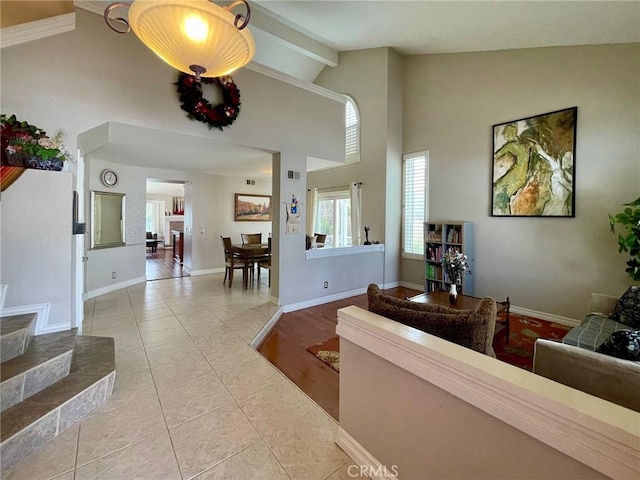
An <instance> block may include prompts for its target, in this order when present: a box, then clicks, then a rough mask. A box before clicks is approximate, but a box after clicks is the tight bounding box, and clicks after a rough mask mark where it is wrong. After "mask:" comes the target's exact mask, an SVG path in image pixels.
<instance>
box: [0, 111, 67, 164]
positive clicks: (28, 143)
mask: <svg viewBox="0 0 640 480" xmlns="http://www.w3.org/2000/svg"><path fill="white" fill-rule="evenodd" d="M0 129H1V132H2V145H1V148H2V151H1V153H2V165H13V166H20V167H27V168H38V169H41V170H62V167H63V164H64V162H65V160H70V159H71V158H72V156H71V152H70V151H69V150H68V149H67V147H65V146H64V144H63V143H62V137H63V135H64V134H63V132H62V130H59V131H58V133H56V134H55V135H54V136H53V137H50V136H48V135H47V132H45V131H44V130H42V129H40V128H38V127H36V126H34V125H30V124H29V123H27V122H24V121H20V120H18V119H16V116H15V115H11V116H10V117H8V116H7V115H4V114H2V115H0Z"/></svg>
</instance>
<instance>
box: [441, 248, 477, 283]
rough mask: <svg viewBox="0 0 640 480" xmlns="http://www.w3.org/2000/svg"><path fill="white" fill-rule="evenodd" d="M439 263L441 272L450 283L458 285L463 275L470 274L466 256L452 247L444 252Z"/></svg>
mask: <svg viewBox="0 0 640 480" xmlns="http://www.w3.org/2000/svg"><path fill="white" fill-rule="evenodd" d="M441 263H442V270H443V271H444V273H445V274H446V276H447V278H448V280H449V282H451V283H460V281H461V280H462V274H463V273H466V274H467V275H470V274H471V271H470V270H469V265H468V264H467V256H466V255H465V254H463V253H461V252H459V251H458V250H456V249H455V248H453V247H449V248H448V249H447V250H446V251H445V252H444V255H443V256H442V259H441Z"/></svg>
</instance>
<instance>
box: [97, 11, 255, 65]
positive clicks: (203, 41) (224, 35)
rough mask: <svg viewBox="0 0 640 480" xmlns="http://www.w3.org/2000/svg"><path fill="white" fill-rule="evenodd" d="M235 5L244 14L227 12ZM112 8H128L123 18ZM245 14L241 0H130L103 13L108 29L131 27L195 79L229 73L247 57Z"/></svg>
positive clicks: (250, 49)
mask: <svg viewBox="0 0 640 480" xmlns="http://www.w3.org/2000/svg"><path fill="white" fill-rule="evenodd" d="M239 5H244V6H245V7H246V14H244V15H243V14H236V15H234V14H233V13H231V10H233V9H234V8H236V7H237V6H239ZM118 9H128V19H125V18H123V17H120V16H116V15H117V13H116V10H118ZM250 17H251V9H250V7H249V4H248V3H247V2H246V1H245V0H238V1H235V2H233V3H232V4H230V5H229V6H228V7H224V8H223V7H221V6H218V5H216V4H215V3H213V2H212V1H209V0H154V1H149V0H134V2H133V3H131V4H128V3H124V2H117V3H112V4H111V5H109V6H108V7H107V8H106V9H105V11H104V19H105V21H106V22H107V25H109V27H110V28H111V29H112V30H113V31H115V32H117V33H127V32H129V30H133V32H134V33H135V34H136V36H137V37H138V38H139V39H140V40H141V41H142V43H144V44H145V45H146V46H147V47H149V48H150V49H151V50H152V51H153V52H154V53H155V54H156V55H158V56H159V57H160V58H161V59H162V60H164V61H165V62H166V63H168V64H169V65H171V66H172V67H174V68H176V69H178V70H180V71H181V72H185V73H188V74H190V75H196V76H197V77H200V76H202V77H221V76H224V75H229V74H231V73H232V72H233V71H234V70H236V69H238V68H240V67H243V66H244V65H246V64H247V63H249V61H251V59H252V58H253V55H254V54H255V49H256V48H255V42H254V40H253V36H252V35H251V32H249V29H248V28H246V26H247V25H248V24H249V19H250Z"/></svg>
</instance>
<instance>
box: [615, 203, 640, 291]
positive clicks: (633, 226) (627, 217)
mask: <svg viewBox="0 0 640 480" xmlns="http://www.w3.org/2000/svg"><path fill="white" fill-rule="evenodd" d="M623 206H625V207H626V208H625V209H624V210H623V211H622V212H621V213H618V214H617V215H615V216H613V215H611V214H609V225H610V227H611V232H612V233H614V234H615V233H616V229H615V227H616V225H620V226H621V227H622V228H623V229H624V232H623V233H624V234H622V233H618V253H622V252H628V253H629V255H631V259H630V260H628V261H627V269H626V270H625V271H626V272H627V275H629V276H630V277H631V278H632V279H633V280H634V281H638V280H640V208H638V207H639V206H640V198H638V199H636V200H635V201H634V202H631V203H625V204H624V205H623Z"/></svg>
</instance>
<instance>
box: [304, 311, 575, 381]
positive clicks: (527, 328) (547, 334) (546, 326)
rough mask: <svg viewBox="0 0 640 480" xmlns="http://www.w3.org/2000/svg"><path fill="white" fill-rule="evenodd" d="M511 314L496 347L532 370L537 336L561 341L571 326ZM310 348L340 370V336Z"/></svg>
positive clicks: (504, 357)
mask: <svg viewBox="0 0 640 480" xmlns="http://www.w3.org/2000/svg"><path fill="white" fill-rule="evenodd" d="M509 318H510V320H509V327H510V335H509V343H508V344H507V342H506V336H505V333H506V332H505V331H504V330H501V331H500V332H498V333H497V334H496V336H495V337H494V339H493V349H494V350H495V352H496V356H497V357H498V360H502V361H503V362H506V363H508V364H510V365H514V366H516V367H520V368H524V369H525V370H529V371H531V370H533V344H534V343H535V341H536V339H537V338H546V339H548V340H556V341H560V340H562V337H564V336H565V335H566V334H567V332H568V331H569V330H571V327H568V326H566V325H561V324H559V323H553V322H549V321H547V320H541V319H539V318H533V317H527V316H524V315H517V314H515V313H511V314H510V315H509ZM307 351H309V352H310V353H312V354H313V355H315V356H316V357H317V358H318V359H320V360H322V361H323V362H324V363H326V364H327V365H329V366H330V367H331V368H333V369H334V370H335V371H336V372H339V371H340V339H339V337H332V338H330V339H328V340H326V341H324V342H321V343H317V344H315V345H312V346H310V347H308V348H307Z"/></svg>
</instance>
